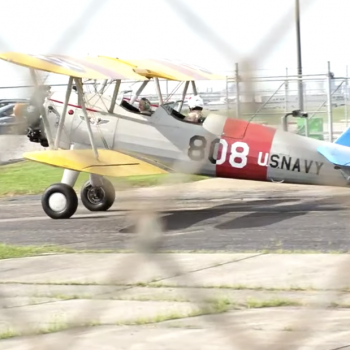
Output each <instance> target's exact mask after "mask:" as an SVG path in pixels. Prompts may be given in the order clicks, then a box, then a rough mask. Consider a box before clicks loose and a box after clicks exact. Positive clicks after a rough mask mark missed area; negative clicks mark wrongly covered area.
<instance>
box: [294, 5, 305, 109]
mask: <svg viewBox="0 0 350 350" xmlns="http://www.w3.org/2000/svg"><path fill="white" fill-rule="evenodd" d="M295 24H296V30H297V60H298V76H299V79H300V80H299V88H298V95H299V96H298V97H299V109H300V110H301V111H303V110H304V93H303V81H302V80H301V78H302V76H303V68H302V62H301V38H300V6H299V0H295Z"/></svg>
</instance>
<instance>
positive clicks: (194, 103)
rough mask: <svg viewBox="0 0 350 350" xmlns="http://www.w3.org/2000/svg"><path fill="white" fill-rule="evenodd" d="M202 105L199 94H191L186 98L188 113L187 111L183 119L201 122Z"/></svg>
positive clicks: (202, 117)
mask: <svg viewBox="0 0 350 350" xmlns="http://www.w3.org/2000/svg"><path fill="white" fill-rule="evenodd" d="M203 106H204V102H203V100H202V98H201V97H200V96H199V95H195V96H191V97H190V98H189V100H188V108H189V109H190V113H188V115H187V116H186V117H185V119H184V120H186V121H189V122H192V123H201V122H203V120H204V116H203V114H202V111H203Z"/></svg>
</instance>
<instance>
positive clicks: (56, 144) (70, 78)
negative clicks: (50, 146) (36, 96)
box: [54, 77, 73, 149]
mask: <svg viewBox="0 0 350 350" xmlns="http://www.w3.org/2000/svg"><path fill="white" fill-rule="evenodd" d="M72 86H73V77H69V80H68V86H67V91H66V99H65V101H64V105H63V111H62V115H61V118H60V121H59V124H58V129H57V134H56V139H55V145H54V149H58V147H59V142H60V138H61V135H62V130H63V126H64V122H65V119H66V114H67V108H68V102H69V98H70V94H71V92H72Z"/></svg>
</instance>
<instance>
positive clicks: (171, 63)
mask: <svg viewBox="0 0 350 350" xmlns="http://www.w3.org/2000/svg"><path fill="white" fill-rule="evenodd" d="M99 57H104V56H99ZM112 60H114V61H119V62H122V63H125V64H128V65H130V67H133V68H134V71H135V72H136V73H138V74H140V75H143V76H145V77H147V78H153V77H157V78H162V79H168V80H176V81H191V80H225V79H226V77H225V76H224V75H220V74H215V73H213V72H210V71H208V70H207V69H205V68H202V67H198V66H195V65H192V64H188V63H184V62H181V61H178V60H166V59H143V60H124V59H112Z"/></svg>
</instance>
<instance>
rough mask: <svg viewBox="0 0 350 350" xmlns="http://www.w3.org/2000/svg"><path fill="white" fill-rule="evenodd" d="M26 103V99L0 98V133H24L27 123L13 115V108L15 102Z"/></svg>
mask: <svg viewBox="0 0 350 350" xmlns="http://www.w3.org/2000/svg"><path fill="white" fill-rule="evenodd" d="M19 102H20V103H26V102H28V100H25V99H17V100H14V99H12V100H10V99H8V100H0V135H1V134H2V135H4V134H6V135H8V134H13V135H26V133H27V125H26V122H25V121H24V120H21V119H18V118H16V117H15V116H14V115H13V108H14V106H15V104H16V103H19Z"/></svg>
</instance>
